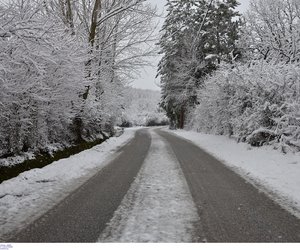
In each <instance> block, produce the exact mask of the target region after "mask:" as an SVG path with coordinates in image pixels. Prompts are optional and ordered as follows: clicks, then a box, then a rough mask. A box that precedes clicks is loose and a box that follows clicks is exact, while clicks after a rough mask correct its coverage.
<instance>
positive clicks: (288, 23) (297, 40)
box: [241, 0, 300, 62]
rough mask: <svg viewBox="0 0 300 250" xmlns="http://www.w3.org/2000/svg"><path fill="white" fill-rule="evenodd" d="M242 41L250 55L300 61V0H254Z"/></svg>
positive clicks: (247, 17) (265, 58) (267, 58)
mask: <svg viewBox="0 0 300 250" xmlns="http://www.w3.org/2000/svg"><path fill="white" fill-rule="evenodd" d="M241 45H242V46H243V47H244V50H245V51H246V52H248V53H249V54H248V56H249V57H250V58H253V57H254V58H259V59H264V60H268V61H270V60H277V61H284V62H295V61H299V60H300V3H299V1H298V0H252V1H251V3H250V10H249V11H248V13H247V14H246V16H245V27H244V28H243V39H242V42H241Z"/></svg>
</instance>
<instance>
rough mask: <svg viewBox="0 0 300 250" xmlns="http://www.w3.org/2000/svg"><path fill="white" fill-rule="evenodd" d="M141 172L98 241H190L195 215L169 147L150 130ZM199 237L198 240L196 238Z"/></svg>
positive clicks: (182, 176) (183, 180)
mask: <svg viewBox="0 0 300 250" xmlns="http://www.w3.org/2000/svg"><path fill="white" fill-rule="evenodd" d="M150 132H151V136H152V142H151V147H150V150H149V153H148V155H147V157H146V159H145V162H144V164H143V166H142V169H141V171H140V172H139V174H138V176H137V178H136V179H135V181H134V182H133V184H132V185H131V188H130V190H129V192H128V193H127V195H126V196H125V197H124V199H123V201H122V203H121V205H120V206H119V208H118V209H117V211H116V212H115V214H114V217H113V219H112V220H111V222H110V223H109V225H108V227H107V228H106V229H105V230H104V232H103V233H102V235H101V236H100V238H99V242H191V241H193V240H195V239H193V230H194V229H195V227H196V225H197V223H198V221H199V217H198V214H197V209H196V207H195V204H194V202H193V199H192V197H191V194H190V192H189V188H188V185H187V183H186V180H185V178H184V175H183V173H182V171H181V168H180V165H179V163H178V161H177V159H176V156H175V155H174V154H173V152H172V150H171V149H170V146H169V145H168V144H167V143H165V142H164V141H163V139H162V138H161V137H160V136H159V135H157V134H156V133H155V132H153V130H150ZM198 240H199V239H198Z"/></svg>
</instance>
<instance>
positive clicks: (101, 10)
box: [0, 0, 157, 157]
mask: <svg viewBox="0 0 300 250" xmlns="http://www.w3.org/2000/svg"><path fill="white" fill-rule="evenodd" d="M156 15H157V14H156V9H155V8H153V7H151V5H150V4H149V3H147V2H146V1H145V0H76V1H75V0H47V1H45V0H26V1H25V0H8V1H5V2H2V3H1V4H0V121H1V123H0V157H1V156H2V157H5V156H9V155H15V154H18V153H21V152H24V151H25V152H26V151H38V150H41V149H43V150H44V149H45V148H47V147H48V146H49V145H52V146H51V147H53V146H57V147H68V146H69V145H72V144H76V143H79V142H80V141H82V140H93V139H96V138H98V137H101V136H102V133H104V132H105V133H112V131H113V126H114V125H115V124H116V122H117V119H118V117H119V116H120V115H121V113H122V100H123V95H124V93H123V92H124V85H125V84H126V83H127V82H128V81H130V79H132V77H133V75H134V74H135V72H137V71H138V70H139V68H140V67H143V66H144V65H146V64H148V62H147V57H149V56H151V55H153V54H154V49H153V42H154V41H155V39H156V37H155V34H154V25H155V24H154V18H155V17H156Z"/></svg>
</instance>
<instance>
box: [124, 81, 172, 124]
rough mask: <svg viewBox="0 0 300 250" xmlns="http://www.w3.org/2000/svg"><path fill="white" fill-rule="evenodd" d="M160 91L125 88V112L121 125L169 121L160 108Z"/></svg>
mask: <svg viewBox="0 0 300 250" xmlns="http://www.w3.org/2000/svg"><path fill="white" fill-rule="evenodd" d="M159 102H160V92H159V91H154V90H144V89H136V88H131V87H127V88H126V89H125V90H124V112H123V114H122V117H121V120H120V122H119V123H120V125H123V126H151V125H160V124H166V123H168V119H167V117H166V116H165V114H164V113H163V111H162V110H161V109H160V108H159Z"/></svg>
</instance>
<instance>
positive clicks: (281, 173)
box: [165, 129, 300, 218]
mask: <svg viewBox="0 0 300 250" xmlns="http://www.w3.org/2000/svg"><path fill="white" fill-rule="evenodd" d="M165 131H167V132H170V133H173V134H176V135H178V136H180V137H183V138H185V139H187V140H189V141H192V142H193V143H194V144H196V145H197V146H199V147H201V148H202V149H204V150H205V151H206V152H208V153H210V154H212V155H213V156H215V157H216V158H218V159H219V160H220V161H222V162H223V163H224V164H225V165H227V166H229V167H230V168H231V169H233V170H234V171H235V172H236V173H238V174H239V175H241V176H242V177H243V178H245V179H246V180H247V181H249V182H250V183H252V184H253V185H254V186H256V187H257V188H259V190H261V191H263V192H265V193H266V194H267V195H269V196H270V197H271V198H272V199H273V200H275V201H276V202H277V203H279V204H280V205H281V206H282V207H284V208H285V209H287V210H288V211H290V212H291V213H293V214H294V215H295V216H297V217H298V218H300V154H299V153H295V154H293V153H287V154H283V153H280V152H279V151H276V150H274V149H273V148H272V147H268V146H264V147H260V148H255V147H251V146H250V145H249V144H246V143H237V142H236V141H234V140H232V139H230V138H228V137H226V136H218V135H208V134H203V133H197V132H193V131H183V130H176V131H173V130H172V131H171V130H168V129H165Z"/></svg>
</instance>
